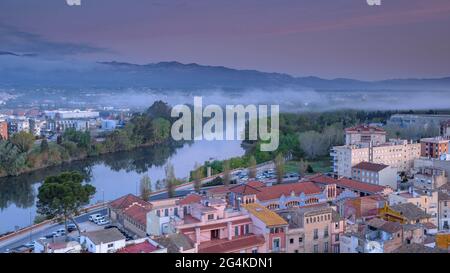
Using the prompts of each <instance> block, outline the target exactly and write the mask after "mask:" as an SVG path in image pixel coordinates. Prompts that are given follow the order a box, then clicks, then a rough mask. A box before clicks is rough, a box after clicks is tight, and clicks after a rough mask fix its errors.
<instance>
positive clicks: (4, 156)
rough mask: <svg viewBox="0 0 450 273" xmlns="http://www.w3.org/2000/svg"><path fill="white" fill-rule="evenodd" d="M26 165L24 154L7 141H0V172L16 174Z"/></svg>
mask: <svg viewBox="0 0 450 273" xmlns="http://www.w3.org/2000/svg"><path fill="white" fill-rule="evenodd" d="M25 167H26V154H25V153H22V152H21V151H20V150H19V148H18V147H17V146H16V145H14V144H12V143H11V142H9V141H0V174H2V173H4V174H6V175H18V174H19V173H20V172H21V171H22V170H23V169H24V168H25Z"/></svg>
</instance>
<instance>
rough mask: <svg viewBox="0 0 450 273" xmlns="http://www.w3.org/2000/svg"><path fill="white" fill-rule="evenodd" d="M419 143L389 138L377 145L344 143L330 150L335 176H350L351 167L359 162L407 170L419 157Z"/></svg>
mask: <svg viewBox="0 0 450 273" xmlns="http://www.w3.org/2000/svg"><path fill="white" fill-rule="evenodd" d="M420 152H421V150H420V143H411V142H408V141H407V140H396V139H395V140H390V141H389V142H386V143H384V144H381V145H378V146H371V145H362V144H360V145H344V146H335V147H333V149H332V150H331V153H330V155H331V157H332V158H333V171H334V173H335V174H336V175H337V176H344V177H348V178H350V177H352V167H353V166H355V165H356V164H358V163H361V162H364V161H366V162H372V163H378V164H385V165H389V166H391V167H394V168H397V170H398V171H399V172H401V171H409V170H410V169H411V168H412V167H413V163H414V160H415V159H417V158H419V157H420Z"/></svg>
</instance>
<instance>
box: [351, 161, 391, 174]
mask: <svg viewBox="0 0 450 273" xmlns="http://www.w3.org/2000/svg"><path fill="white" fill-rule="evenodd" d="M387 167H389V166H388V165H385V164H377V163H371V162H361V163H358V164H356V165H355V166H353V167H352V168H353V169H360V170H366V171H371V172H379V171H381V170H384V169H386V168H387Z"/></svg>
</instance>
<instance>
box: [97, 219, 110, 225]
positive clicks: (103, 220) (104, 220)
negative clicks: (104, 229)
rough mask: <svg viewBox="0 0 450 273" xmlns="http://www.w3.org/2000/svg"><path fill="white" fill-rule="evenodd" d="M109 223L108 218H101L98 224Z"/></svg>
mask: <svg viewBox="0 0 450 273" xmlns="http://www.w3.org/2000/svg"><path fill="white" fill-rule="evenodd" d="M107 224H109V220H106V219H101V220H99V221H97V225H99V226H103V225H107Z"/></svg>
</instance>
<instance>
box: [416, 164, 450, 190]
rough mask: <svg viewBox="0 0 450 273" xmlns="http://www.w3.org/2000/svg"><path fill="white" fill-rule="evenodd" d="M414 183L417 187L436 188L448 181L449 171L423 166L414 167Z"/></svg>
mask: <svg viewBox="0 0 450 273" xmlns="http://www.w3.org/2000/svg"><path fill="white" fill-rule="evenodd" d="M414 172H415V173H414V180H413V185H414V187H415V188H419V189H428V190H436V189H438V188H439V187H441V186H443V185H444V184H446V183H447V176H446V175H447V173H446V172H445V170H442V169H437V168H432V167H421V168H414Z"/></svg>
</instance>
